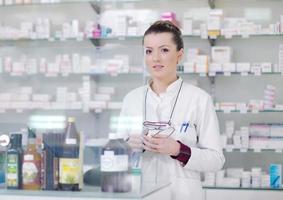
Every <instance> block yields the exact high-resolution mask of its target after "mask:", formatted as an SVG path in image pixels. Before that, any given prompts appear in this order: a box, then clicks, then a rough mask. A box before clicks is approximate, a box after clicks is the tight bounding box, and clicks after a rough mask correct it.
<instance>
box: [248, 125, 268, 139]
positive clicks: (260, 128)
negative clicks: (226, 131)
mask: <svg viewBox="0 0 283 200" xmlns="http://www.w3.org/2000/svg"><path fill="white" fill-rule="evenodd" d="M249 131H250V133H249V135H250V136H255V137H268V136H270V126H269V125H268V124H259V123H258V124H253V123H252V124H250V126H249Z"/></svg>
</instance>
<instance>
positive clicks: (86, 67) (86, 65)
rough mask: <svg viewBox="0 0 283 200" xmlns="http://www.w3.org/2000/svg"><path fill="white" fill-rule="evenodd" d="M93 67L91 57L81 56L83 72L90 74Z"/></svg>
mask: <svg viewBox="0 0 283 200" xmlns="http://www.w3.org/2000/svg"><path fill="white" fill-rule="evenodd" d="M90 66H91V59H90V57H89V56H81V72H82V73H89V71H90Z"/></svg>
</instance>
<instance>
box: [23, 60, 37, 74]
mask: <svg viewBox="0 0 283 200" xmlns="http://www.w3.org/2000/svg"><path fill="white" fill-rule="evenodd" d="M25 70H26V73H27V74H37V63H36V59H28V61H27V63H26V69H25Z"/></svg>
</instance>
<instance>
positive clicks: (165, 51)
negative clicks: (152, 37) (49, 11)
mask: <svg viewBox="0 0 283 200" xmlns="http://www.w3.org/2000/svg"><path fill="white" fill-rule="evenodd" d="M161 52H162V53H167V52H169V49H168V48H162V49H161Z"/></svg>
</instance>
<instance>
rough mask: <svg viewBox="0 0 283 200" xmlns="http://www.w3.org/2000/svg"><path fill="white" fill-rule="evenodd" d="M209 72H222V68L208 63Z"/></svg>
mask: <svg viewBox="0 0 283 200" xmlns="http://www.w3.org/2000/svg"><path fill="white" fill-rule="evenodd" d="M209 72H223V67H222V64H221V63H210V65H209Z"/></svg>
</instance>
